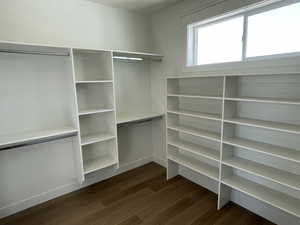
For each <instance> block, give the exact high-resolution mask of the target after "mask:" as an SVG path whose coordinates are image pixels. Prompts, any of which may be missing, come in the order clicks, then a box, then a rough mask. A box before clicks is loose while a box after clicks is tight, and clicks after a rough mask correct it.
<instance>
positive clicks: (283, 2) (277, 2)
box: [187, 0, 300, 67]
mask: <svg viewBox="0 0 300 225" xmlns="http://www.w3.org/2000/svg"><path fill="white" fill-rule="evenodd" d="M295 3H300V0H267V1H263V2H262V3H258V4H254V5H251V6H248V7H244V8H241V9H238V10H236V11H233V12H230V13H226V14H223V15H221V16H217V17H213V18H210V19H208V20H204V21H200V22H196V23H193V24H189V25H188V26H187V66H188V67H190V66H205V65H214V64H227V63H235V62H246V61H254V60H263V59H275V58H284V57H291V56H300V51H298V52H289V53H280V54H272V55H263V56H251V57H247V47H248V45H247V44H248V42H247V37H248V18H249V16H253V15H256V14H259V13H263V12H267V11H270V10H274V9H278V8H281V7H284V6H288V5H292V4H295ZM236 17H243V18H244V24H243V37H242V58H241V60H239V61H231V62H219V63H211V64H197V59H198V39H197V29H199V28H201V27H205V26H210V25H213V24H217V23H222V22H225V21H227V20H230V19H233V18H236Z"/></svg>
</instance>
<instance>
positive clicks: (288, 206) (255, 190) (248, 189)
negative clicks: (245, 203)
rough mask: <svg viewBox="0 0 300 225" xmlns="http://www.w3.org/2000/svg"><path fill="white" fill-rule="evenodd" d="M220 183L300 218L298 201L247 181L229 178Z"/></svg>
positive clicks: (299, 201)
mask: <svg viewBox="0 0 300 225" xmlns="http://www.w3.org/2000/svg"><path fill="white" fill-rule="evenodd" d="M222 183H223V184H225V185H227V186H229V187H231V188H233V189H236V190H238V191H240V192H242V193H245V194H247V195H249V196H251V197H253V198H256V199H258V200H260V201H262V202H265V203H267V204H270V205H272V206H274V207H277V208H279V209H281V210H283V211H285V212H287V213H290V214H292V215H295V216H297V217H299V216H300V200H298V199H296V198H293V197H291V196H289V195H287V194H284V193H281V192H278V191H275V190H273V189H271V188H268V187H266V186H263V185H261V184H257V183H254V182H252V181H249V180H247V179H244V178H241V177H238V176H231V177H227V178H224V179H223V180H222Z"/></svg>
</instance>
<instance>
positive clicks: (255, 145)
mask: <svg viewBox="0 0 300 225" xmlns="http://www.w3.org/2000/svg"><path fill="white" fill-rule="evenodd" d="M223 143H224V144H228V145H232V146H235V147H240V148H244V149H247V150H250V151H256V152H259V153H263V154H266V155H270V156H274V157H277V158H282V159H285V160H290V161H294V162H298V163H300V151H297V150H294V149H289V148H284V147H281V146H276V145H271V144H267V143H261V142H256V141H252V140H247V139H243V138H237V137H233V138H224V140H223Z"/></svg>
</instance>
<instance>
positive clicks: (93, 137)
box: [81, 133, 115, 146]
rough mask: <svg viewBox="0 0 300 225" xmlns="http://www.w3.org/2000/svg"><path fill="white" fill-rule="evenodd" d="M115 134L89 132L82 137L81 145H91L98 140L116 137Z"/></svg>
mask: <svg viewBox="0 0 300 225" xmlns="http://www.w3.org/2000/svg"><path fill="white" fill-rule="evenodd" d="M114 138H115V136H114V135H111V134H107V133H96V134H89V135H86V136H82V137H81V145H82V146H84V145H89V144H94V143H97V142H102V141H107V140H111V139H114Z"/></svg>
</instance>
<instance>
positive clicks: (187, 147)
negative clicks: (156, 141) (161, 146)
mask: <svg viewBox="0 0 300 225" xmlns="http://www.w3.org/2000/svg"><path fill="white" fill-rule="evenodd" d="M168 144H169V145H172V146H174V147H177V148H180V149H181V150H184V151H187V152H191V153H193V154H195V155H199V156H202V157H205V158H207V159H211V160H214V161H219V160H220V153H219V152H218V151H216V150H214V149H210V148H207V147H203V146H201V145H197V144H194V143H189V142H186V141H181V140H176V141H169V143H168Z"/></svg>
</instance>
